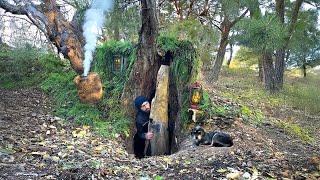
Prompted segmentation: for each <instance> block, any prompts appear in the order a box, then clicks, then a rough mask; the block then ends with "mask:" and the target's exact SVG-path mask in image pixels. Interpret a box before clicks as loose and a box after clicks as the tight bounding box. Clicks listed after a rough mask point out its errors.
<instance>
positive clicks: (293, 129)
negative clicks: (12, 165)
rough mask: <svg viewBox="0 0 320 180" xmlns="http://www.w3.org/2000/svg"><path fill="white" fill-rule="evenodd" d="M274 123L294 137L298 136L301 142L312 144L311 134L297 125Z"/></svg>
mask: <svg viewBox="0 0 320 180" xmlns="http://www.w3.org/2000/svg"><path fill="white" fill-rule="evenodd" d="M274 123H275V124H276V125H277V126H278V127H280V128H282V129H284V130H285V131H286V132H288V133H290V134H293V135H295V136H298V137H299V138H300V139H301V140H303V141H305V142H314V141H315V139H314V137H313V136H312V135H311V133H310V132H309V131H308V130H307V129H306V128H303V127H301V126H300V125H299V124H296V123H292V122H286V121H283V120H282V121H281V120H278V121H274Z"/></svg>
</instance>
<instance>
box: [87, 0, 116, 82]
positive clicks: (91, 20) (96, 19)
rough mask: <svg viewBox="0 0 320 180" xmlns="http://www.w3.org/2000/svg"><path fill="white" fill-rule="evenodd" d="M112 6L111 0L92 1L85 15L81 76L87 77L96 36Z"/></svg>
mask: <svg viewBox="0 0 320 180" xmlns="http://www.w3.org/2000/svg"><path fill="white" fill-rule="evenodd" d="M112 5H113V1H112V0H93V1H92V3H91V7H90V9H88V10H87V11H86V13H85V21H84V24H83V36H84V38H85V40H86V45H85V46H84V62H83V66H84V72H83V76H87V75H88V73H89V70H90V65H91V62H92V58H93V52H94V50H95V49H96V43H97V38H98V34H99V31H100V30H101V28H102V26H103V23H104V21H105V18H104V17H105V16H104V15H105V13H106V12H107V11H108V10H110V9H111V8H112Z"/></svg>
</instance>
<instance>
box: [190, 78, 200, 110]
mask: <svg viewBox="0 0 320 180" xmlns="http://www.w3.org/2000/svg"><path fill="white" fill-rule="evenodd" d="M201 98H202V86H201V84H200V83H198V82H195V83H193V84H191V86H190V104H191V105H190V108H191V109H199V105H200V101H201Z"/></svg>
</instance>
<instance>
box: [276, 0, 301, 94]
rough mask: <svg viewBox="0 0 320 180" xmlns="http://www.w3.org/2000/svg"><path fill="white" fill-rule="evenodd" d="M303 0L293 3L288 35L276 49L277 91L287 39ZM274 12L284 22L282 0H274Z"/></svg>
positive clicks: (281, 85) (282, 70)
mask: <svg viewBox="0 0 320 180" xmlns="http://www.w3.org/2000/svg"><path fill="white" fill-rule="evenodd" d="M302 2H303V0H297V1H296V2H295V5H294V9H293V12H292V16H291V22H290V24H289V30H288V35H287V37H286V38H285V42H284V46H283V47H282V48H280V49H279V50H277V52H276V61H275V80H276V81H275V85H276V86H275V88H276V90H277V91H279V90H280V89H282V87H283V78H284V69H285V55H286V49H287V48H288V44H289V41H290V39H291V36H292V33H293V31H294V29H295V24H296V22H297V20H298V14H299V10H300V7H301V5H302ZM276 13H277V16H278V18H279V20H280V22H281V23H282V24H284V13H285V6H284V0H276Z"/></svg>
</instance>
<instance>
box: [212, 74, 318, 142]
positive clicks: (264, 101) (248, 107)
mask: <svg viewBox="0 0 320 180" xmlns="http://www.w3.org/2000/svg"><path fill="white" fill-rule="evenodd" d="M285 79H286V82H285V83H284V89H283V90H282V91H281V92H279V93H278V94H270V93H268V92H266V91H265V90H264V87H263V84H262V83H261V82H259V81H258V78H257V72H254V71H253V70H250V69H248V68H237V69H223V72H222V74H221V76H220V79H219V81H218V88H217V89H218V92H219V94H220V95H222V96H224V97H227V98H230V99H232V101H235V102H237V103H239V104H241V109H240V115H241V117H243V119H244V120H246V121H247V122H250V123H253V124H256V125H259V124H261V123H262V122H263V121H265V120H266V117H267V116H268V117H270V116H273V114H272V113H271V114H270V110H271V111H275V112H276V111H277V109H280V108H283V107H285V108H290V109H296V110H300V111H301V113H303V114H311V115H320V106H319V102H320V96H319V94H320V84H319V83H318V82H319V81H320V78H319V77H316V76H312V75H309V77H307V78H297V77H295V78H293V77H290V76H286V77H285ZM287 113H290V112H287ZM283 116H285V114H283ZM279 118H281V117H279ZM275 124H276V125H277V126H279V127H280V128H283V129H284V130H285V131H287V132H289V133H292V134H295V135H297V136H298V137H300V138H301V139H302V140H304V141H312V139H313V137H312V134H311V133H309V131H308V130H307V129H308V128H305V127H302V126H300V125H299V124H297V123H293V122H288V121H286V120H285V119H282V120H278V121H276V122H275Z"/></svg>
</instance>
